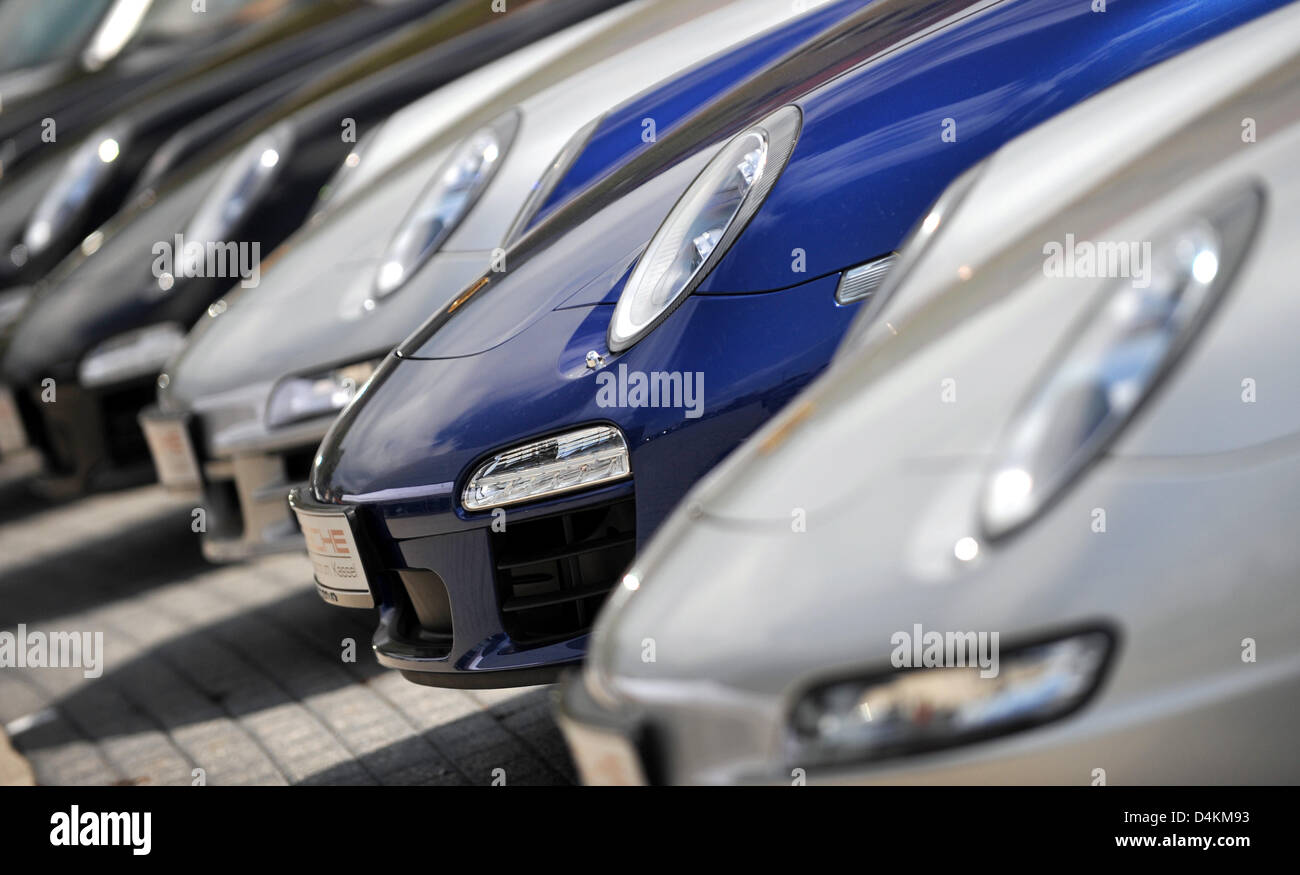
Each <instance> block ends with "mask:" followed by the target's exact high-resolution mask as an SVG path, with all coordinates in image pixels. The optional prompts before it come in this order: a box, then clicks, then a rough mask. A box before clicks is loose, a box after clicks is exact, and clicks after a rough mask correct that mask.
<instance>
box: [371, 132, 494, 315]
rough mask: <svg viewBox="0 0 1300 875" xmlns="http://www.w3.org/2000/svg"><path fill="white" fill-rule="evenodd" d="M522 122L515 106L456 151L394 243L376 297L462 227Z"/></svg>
mask: <svg viewBox="0 0 1300 875" xmlns="http://www.w3.org/2000/svg"><path fill="white" fill-rule="evenodd" d="M518 127H519V115H518V113H516V112H514V111H511V112H509V113H507V114H506V115H504V116H502V117H501V118H500V119H498V120H497V121H495V122H493V123H492V124H490V125H488V126H487V127H485V128H482V129H480V130H478V131H475V132H474V133H473V134H471V135H470V136H469V137H468V138H466V139H465V141H464V142H462V143H461V144H460V145H459V146H457V147H456V148H455V149H454V150H453V151H452V153H451V155H450V156H449V157H448V158H447V160H446V162H444V163H443V165H442V166H441V167H439V168H438V172H437V173H436V174H434V177H433V182H432V183H430V184H429V186H428V187H427V188H426V189H425V190H424V192H423V193H422V194H421V195H420V199H419V200H418V201H417V202H416V204H415V207H414V208H413V209H412V210H411V212H410V213H409V214H408V215H407V217H406V220H405V221H404V222H402V227H401V228H399V229H398V231H397V235H396V236H395V237H393V240H392V242H391V243H389V244H388V250H387V251H386V252H385V253H384V256H383V258H382V259H381V260H380V262H379V272H378V273H377V274H376V276H375V297H377V298H382V297H384V296H385V295H391V294H392V293H393V292H395V291H397V290H398V289H399V288H401V287H402V284H403V283H405V282H406V281H407V279H409V278H410V276H411V275H412V274H413V273H415V272H416V271H417V270H419V268H420V265H422V264H424V262H425V261H427V260H428V258H429V256H431V255H433V253H435V252H437V251H438V248H439V247H440V246H442V244H443V243H444V242H445V241H446V239H447V238H448V237H449V236H450V235H451V232H452V231H454V230H456V226H457V225H459V224H460V221H461V219H463V218H465V214H466V213H468V212H469V211H470V208H471V207H473V206H474V203H475V202H476V201H477V200H478V199H479V196H480V195H482V194H483V190H484V189H486V188H487V186H488V183H489V182H491V181H492V176H493V175H494V174H495V173H496V171H497V168H498V167H500V166H501V161H502V160H503V159H504V158H505V154H506V150H507V149H509V148H510V142H511V140H513V139H514V135H515V131H516V130H517V129H518Z"/></svg>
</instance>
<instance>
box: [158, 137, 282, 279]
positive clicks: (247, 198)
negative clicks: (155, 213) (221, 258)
mask: <svg viewBox="0 0 1300 875" xmlns="http://www.w3.org/2000/svg"><path fill="white" fill-rule="evenodd" d="M292 148H293V129H292V128H291V127H290V126H289V124H288V123H287V122H281V123H280V124H278V125H276V126H274V127H272V128H270V129H268V130H266V131H263V132H262V133H261V134H258V135H257V136H256V137H254V138H253V139H252V140H250V141H249V143H248V144H247V145H246V146H244V148H243V149H241V150H240V152H239V154H237V155H236V156H235V157H234V159H233V160H232V161H231V162H230V163H229V164H228V165H226V168H225V169H224V170H223V171H222V172H221V176H220V177H218V179H217V182H216V184H215V185H214V186H213V187H212V190H211V191H209V192H208V194H207V196H205V197H204V198H203V202H202V203H201V204H200V205H199V208H198V210H197V211H195V213H194V217H193V218H192V219H190V223H189V225H188V226H187V227H186V228H185V238H186V240H188V241H194V242H197V243H200V244H207V243H217V242H222V241H224V240H226V238H227V237H228V236H229V235H230V234H231V233H232V232H234V231H235V230H236V229H237V228H238V226H239V223H240V222H242V221H243V220H244V218H245V217H246V216H247V215H248V213H249V212H250V211H251V210H252V208H253V206H254V205H255V204H256V203H257V202H258V201H259V200H261V198H262V197H264V196H265V195H266V193H267V191H269V190H270V188H271V185H272V183H273V182H275V178H276V175H277V174H278V173H279V172H280V168H281V167H283V166H284V163H285V159H286V158H287V156H288V154H289V150H290V149H292ZM185 248H186V249H187V250H188V249H191V247H189V246H186V247H185ZM200 248H202V249H204V250H206V246H204V247H193V252H192V253H190V254H186V253H177V254H176V258H177V259H178V261H179V262H180V264H181V265H182V268H181V269H182V270H184V271H185V272H186V275H189V274H194V273H199V272H201V267H202V265H200V264H195V263H193V262H194V261H195V260H196V259H202V258H203V257H204V255H203V254H202V253H201V252H199V249H200Z"/></svg>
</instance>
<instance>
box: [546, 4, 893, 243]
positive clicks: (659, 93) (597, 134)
mask: <svg viewBox="0 0 1300 875" xmlns="http://www.w3.org/2000/svg"><path fill="white" fill-rule="evenodd" d="M866 2H868V0H839V2H836V3H830V4H828V5H826V6H824V7H821V8H818V9H814V10H812V11H811V12H809V13H808V14H807V15H804V16H801V17H799V18H797V19H795V20H794V21H792V22H789V23H787V24H783V25H781V26H780V27H776V28H774V29H772V30H770V31H769V32H767V33H765V34H762V35H761V36H759V37H758V38H757V39H754V40H750V41H749V42H747V43H744V44H742V45H740V46H738V47H736V48H734V49H731V50H729V51H727V52H725V53H723V54H720V55H719V56H718V57H716V58H713V59H711V60H709V61H706V62H705V63H703V64H700V65H699V66H697V67H695V68H694V69H691V70H687V71H685V72H684V73H682V74H679V75H676V76H674V77H672V78H671V79H669V80H668V81H666V82H664V83H663V84H661V85H656V86H655V87H654V88H653V89H651V90H650V91H648V92H646V93H644V94H640V95H637V96H636V97H634V98H632V99H630V100H628V101H627V102H625V103H624V104H623V105H622V106H619V107H617V108H615V109H612V110H610V111H609V112H608V113H607V114H606V115H605V117H604V118H602V119H601V120H600V123H599V124H598V125H597V126H596V129H595V130H594V131H593V132H592V134H591V137H590V139H589V140H588V141H587V145H586V146H585V147H584V148H583V150H582V152H581V153H579V155H578V157H577V158H575V159H574V161H573V164H572V166H571V167H570V168H569V170H568V171H567V172H566V173H565V175H564V177H563V178H562V179H561V180H560V181H559V182H558V183H557V184H556V186H555V188H554V189H552V190H551V193H550V195H549V196H548V197H547V198H546V200H545V201H544V202H543V204H542V206H541V209H539V210H538V211H537V214H536V215H535V216H534V217H533V218H532V220H531V221H530V222H529V223H528V227H529V228H531V227H532V226H533V225H535V224H537V223H538V222H539V221H540V220H541V219H542V218H544V217H546V216H547V215H549V214H550V213H552V212H553V211H554V210H555V209H556V208H557V207H558V206H559V205H560V204H562V203H563V202H564V201H566V200H568V198H569V197H571V196H572V195H573V194H574V193H575V192H577V191H579V190H580V189H582V188H583V187H584V186H586V185H588V184H589V183H591V182H592V181H594V180H596V179H599V178H600V177H601V176H604V175H605V174H606V173H608V172H609V171H610V170H611V169H613V168H614V167H615V166H617V165H618V164H620V163H622V162H623V161H625V160H627V158H629V157H631V156H632V155H634V154H636V153H637V152H640V151H642V150H644V149H646V148H648V147H649V146H650V143H648V142H646V141H645V140H644V139H643V136H642V135H643V133H644V132H645V127H644V125H643V122H644V120H645V119H653V120H654V123H655V131H656V137H657V136H658V135H659V134H661V133H663V132H666V131H668V130H670V129H672V128H673V127H674V126H675V125H677V124H678V123H679V122H681V121H682V119H684V118H686V117H687V116H689V115H690V114H691V113H692V112H694V111H695V110H697V109H699V108H700V107H701V106H703V105H704V104H705V103H707V102H708V101H710V100H711V99H713V98H714V97H716V96H717V95H718V92H719V90H721V88H725V87H726V85H728V84H731V83H734V82H739V81H741V80H743V79H745V78H747V77H749V76H751V75H752V74H753V73H755V72H756V71H757V70H759V69H760V68H762V67H763V66H765V65H767V64H770V63H772V62H773V61H776V60H777V59H778V58H780V57H781V56H782V55H784V54H786V53H787V52H790V51H792V50H794V49H795V48H797V47H798V46H799V45H800V44H801V43H803V42H804V41H805V40H808V39H810V38H812V37H813V35H815V34H816V33H818V32H819V31H822V30H824V29H826V28H828V27H830V26H831V25H833V24H835V23H836V22H838V21H840V20H842V19H843V18H844V17H845V16H846V15H848V14H850V13H852V12H855V11H857V10H858V9H860V8H861V7H862V6H864V5H866Z"/></svg>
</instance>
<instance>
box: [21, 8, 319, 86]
mask: <svg viewBox="0 0 1300 875" xmlns="http://www.w3.org/2000/svg"><path fill="white" fill-rule="evenodd" d="M300 3H302V0H205V2H204V5H203V11H201V12H200V11H196V10H195V7H194V0H152V2H150V0H4V2H0V73H5V72H9V71H11V70H18V69H22V68H24V67H36V66H39V65H42V64H47V63H50V62H51V61H58V60H64V59H71V58H72V57H74V56H76V54H77V53H78V52H81V51H82V50H83V49H82V47H83V46H86V44H87V43H89V46H87V47H86V48H85V50H84V51H85V55H84V56H83V59H82V60H83V61H84V62H85V63H86V64H87V66H88V67H89V68H90V69H97V68H99V67H100V66H102V65H103V64H105V63H107V62H108V61H109V60H111V59H112V58H113V57H115V56H116V55H117V54H119V53H120V52H121V50H122V49H123V48H124V47H125V46H126V45H128V44H131V43H134V44H161V43H167V42H172V41H176V40H184V39H187V38H190V37H193V36H195V35H196V34H201V33H203V32H206V31H210V30H214V29H216V28H221V27H225V26H229V25H232V24H248V23H252V22H255V21H258V20H260V19H263V18H266V17H267V16H269V15H271V14H273V13H275V12H279V11H280V10H282V9H284V8H285V7H288V6H293V5H295V4H300Z"/></svg>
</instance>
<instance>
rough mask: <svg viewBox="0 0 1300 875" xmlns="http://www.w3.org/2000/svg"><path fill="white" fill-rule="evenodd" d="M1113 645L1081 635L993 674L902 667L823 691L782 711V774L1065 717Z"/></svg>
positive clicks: (1027, 650) (1005, 663) (1022, 652)
mask: <svg viewBox="0 0 1300 875" xmlns="http://www.w3.org/2000/svg"><path fill="white" fill-rule="evenodd" d="M1111 647H1112V638H1111V636H1110V634H1109V633H1107V632H1104V631H1088V632H1083V633H1080V634H1076V635H1071V636H1068V637H1060V638H1056V639H1055V640H1052V641H1048V642H1045V643H1040V644H1035V645H1033V646H1027V647H1021V648H1018V649H1015V650H1012V651H1009V652H1006V653H1002V654H999V655H998V657H997V673H996V674H995V675H994V676H991V677H990V676H984V675H982V674H981V668H980V667H979V666H977V665H968V666H967V667H963V668H940V667H935V668H904V669H896V670H894V671H891V672H888V673H886V674H882V675H875V676H872V677H864V678H862V679H860V680H859V679H846V680H842V681H836V682H832V683H827V684H822V685H820V686H818V687H815V688H813V689H811V690H809V691H808V692H806V693H804V694H803V695H802V696H800V697H799V699H798V700H797V701H796V702H795V705H794V708H793V710H792V711H791V713H790V718H789V727H788V731H787V736H786V761H787V763H788V764H789V765H791V766H817V765H852V764H861V763H867V762H872V761H876V760H882V759H887V758H889V757H892V756H900V755H904V754H911V753H919V752H921V751H927V750H935V749H938V748H943V747H951V746H952V745H956V744H963V743H967V742H972V741H977V740H979V739H982V738H988V737H990V736H993V735H1000V734H1003V733H1006V732H1012V731H1016V730H1019V729H1025V728H1028V727H1030V726H1036V725H1039V724H1042V723H1047V722H1049V721H1052V720H1056V719H1058V718H1061V717H1064V716H1066V715H1067V714H1069V713H1070V712H1071V711H1074V710H1075V709H1077V708H1078V707H1080V706H1081V705H1083V704H1084V703H1085V702H1086V701H1087V700H1088V698H1089V697H1090V696H1091V695H1092V693H1093V692H1094V691H1095V690H1096V689H1097V687H1098V685H1099V684H1100V682H1101V680H1102V677H1103V674H1104V670H1105V667H1106V665H1107V663H1108V657H1109V654H1110V650H1111Z"/></svg>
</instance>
